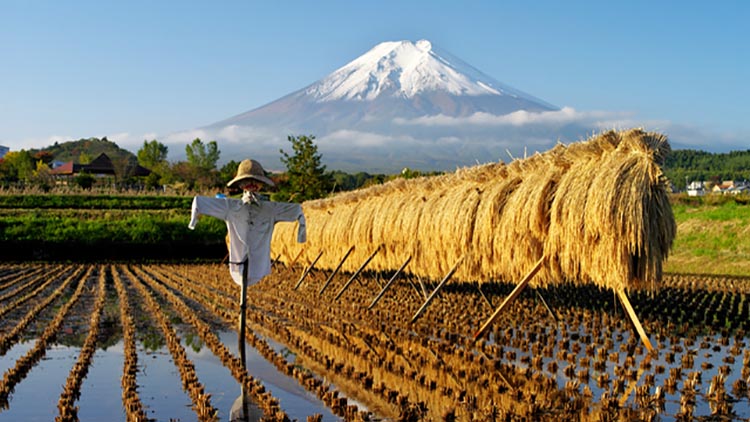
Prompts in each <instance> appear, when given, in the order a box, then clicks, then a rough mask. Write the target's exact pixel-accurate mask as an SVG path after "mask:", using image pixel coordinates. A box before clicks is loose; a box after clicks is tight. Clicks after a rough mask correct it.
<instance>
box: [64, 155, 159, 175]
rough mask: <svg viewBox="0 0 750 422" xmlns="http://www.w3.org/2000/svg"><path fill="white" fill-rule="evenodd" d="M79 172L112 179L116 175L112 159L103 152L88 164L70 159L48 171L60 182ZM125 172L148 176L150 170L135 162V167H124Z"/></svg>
mask: <svg viewBox="0 0 750 422" xmlns="http://www.w3.org/2000/svg"><path fill="white" fill-rule="evenodd" d="M81 173H86V174H90V175H92V176H94V177H96V178H100V179H103V178H107V177H111V178H112V179H114V178H115V176H116V175H117V172H116V171H115V166H114V165H113V164H112V160H111V159H110V158H109V156H107V154H105V153H101V154H99V156H98V157H96V158H95V159H94V160H93V161H92V162H90V163H88V164H76V163H74V162H72V161H68V162H67V163H63V164H60V165H58V166H56V167H55V168H53V169H52V170H51V171H50V174H51V175H52V176H53V177H55V178H56V179H58V180H59V181H62V182H67V180H68V179H72V178H73V177H75V176H77V175H79V174H81ZM125 173H126V174H127V175H128V176H148V175H149V174H151V170H149V169H147V168H145V167H141V166H140V165H137V164H136V165H135V167H131V168H128V169H126V170H125Z"/></svg>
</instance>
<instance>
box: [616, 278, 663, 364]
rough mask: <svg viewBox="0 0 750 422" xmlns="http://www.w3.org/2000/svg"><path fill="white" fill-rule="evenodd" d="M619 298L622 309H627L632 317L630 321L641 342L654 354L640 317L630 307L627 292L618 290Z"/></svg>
mask: <svg viewBox="0 0 750 422" xmlns="http://www.w3.org/2000/svg"><path fill="white" fill-rule="evenodd" d="M617 297H619V298H620V302H621V303H622V307H623V308H625V312H627V314H628V317H630V321H631V322H632V323H633V325H634V326H635V329H636V331H638V335H639V336H640V337H641V341H643V344H645V345H646V348H647V349H648V351H649V352H651V353H653V351H654V347H653V346H651V342H650V341H649V339H648V336H647V335H646V331H645V330H644V329H643V326H642V325H641V321H639V320H638V315H636V314H635V310H633V307H632V306H631V305H630V300H628V296H627V295H626V294H625V290H624V289H622V288H620V289H617Z"/></svg>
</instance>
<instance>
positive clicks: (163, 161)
mask: <svg viewBox="0 0 750 422" xmlns="http://www.w3.org/2000/svg"><path fill="white" fill-rule="evenodd" d="M168 152H169V148H167V146H166V145H164V144H162V143H161V142H159V141H157V140H156V139H154V140H152V141H151V142H149V141H146V140H145V139H144V140H143V146H142V147H141V149H139V150H138V155H137V157H138V164H140V165H142V166H143V167H146V168H147V169H149V170H151V173H150V174H149V175H148V176H146V179H145V181H144V182H145V183H146V186H147V187H149V188H158V187H159V186H161V185H162V184H163V183H164V180H165V178H166V177H167V173H169V163H168V162H167V153H168Z"/></svg>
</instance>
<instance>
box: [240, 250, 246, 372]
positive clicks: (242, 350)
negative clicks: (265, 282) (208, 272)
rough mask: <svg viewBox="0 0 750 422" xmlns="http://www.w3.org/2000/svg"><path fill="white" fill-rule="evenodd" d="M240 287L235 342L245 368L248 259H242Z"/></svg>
mask: <svg viewBox="0 0 750 422" xmlns="http://www.w3.org/2000/svg"><path fill="white" fill-rule="evenodd" d="M242 264H243V265H242V289H241V293H240V295H241V296H240V330H239V338H238V340H237V343H238V345H239V348H240V360H241V361H242V368H243V369H245V310H246V309H247V264H248V259H247V257H245V259H244V260H243V261H242Z"/></svg>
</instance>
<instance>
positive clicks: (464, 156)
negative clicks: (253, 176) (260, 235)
mask: <svg viewBox="0 0 750 422" xmlns="http://www.w3.org/2000/svg"><path fill="white" fill-rule="evenodd" d="M570 113H571V109H568V108H563V109H560V108H558V107H556V106H553V105H551V104H549V103H547V102H545V101H543V100H541V99H538V98H536V97H534V96H532V95H529V94H527V93H524V92H522V91H520V90H517V89H515V88H513V87H510V86H508V85H504V84H502V83H500V82H498V81H496V80H494V79H493V78H491V77H489V76H487V75H485V74H483V73H482V72H480V71H479V70H477V69H475V68H474V67H472V66H471V65H469V64H467V63H465V62H463V61H462V60H460V59H458V58H457V57H454V56H453V55H451V54H449V53H447V52H445V51H442V50H440V49H439V48H437V47H435V46H434V45H433V44H432V43H430V42H429V41H427V40H420V41H417V42H410V41H395V42H383V43H381V44H378V45H376V46H375V47H374V48H372V49H371V50H370V51H368V52H366V53H365V54H363V55H362V56H360V57H358V58H356V59H355V60H353V61H351V62H350V63H348V64H346V65H345V66H343V67H341V68H339V69H338V70H335V71H334V72H333V73H331V74H330V75H328V76H326V77H325V78H323V79H321V80H319V81H317V82H315V83H313V84H311V85H309V86H307V87H305V88H302V89H300V90H298V91H296V92H293V93H291V94H288V95H286V96H284V97H282V98H280V99H278V100H276V101H273V102H271V103H269V104H266V105H264V106H262V107H259V108H256V109H254V110H251V111H248V112H245V113H242V114H238V115H236V116H234V117H230V118H228V119H225V120H222V121H219V122H216V123H214V124H211V125H209V126H206V127H204V128H201V131H204V132H206V135H207V136H213V138H214V139H216V140H217V141H219V142H220V144H221V149H222V151H223V152H225V154H226V152H229V154H230V155H231V156H235V157H238V158H237V160H238V161H239V159H242V158H244V157H246V156H252V157H254V158H257V159H259V160H262V161H263V162H267V163H269V164H268V167H269V168H277V167H278V166H279V164H278V163H279V157H280V154H279V149H284V150H285V151H289V150H290V149H291V145H290V144H289V143H288V142H287V140H286V137H287V135H314V136H315V137H316V141H315V142H316V145H318V151H319V152H320V153H321V154H322V157H323V162H324V163H325V164H326V165H328V168H329V169H340V170H345V171H368V172H387V173H392V172H397V171H400V170H401V169H403V168H404V167H409V168H412V169H420V170H455V169H456V167H461V166H467V165H474V164H477V163H484V162H491V161H499V160H503V159H506V160H507V159H508V158H510V157H509V155H510V156H511V157H512V156H513V155H514V154H515V156H519V155H520V156H522V155H523V154H525V153H526V151H527V150H531V151H530V152H533V151H536V150H539V151H543V150H546V149H548V148H549V147H551V146H553V145H554V144H555V143H556V142H557V141H558V140H570V139H577V138H581V137H582V136H583V135H585V133H586V132H589V133H590V132H591V128H583V127H580V126H578V125H577V124H574V123H573V124H571V123H570V120H569V119H566V118H565V116H566V115H567V114H570ZM225 154H223V155H224V156H225V157H226V156H227V155H225Z"/></svg>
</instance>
